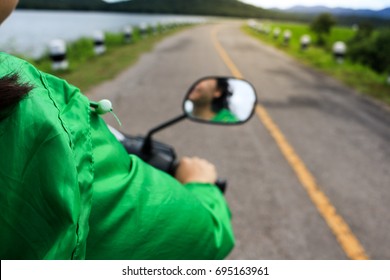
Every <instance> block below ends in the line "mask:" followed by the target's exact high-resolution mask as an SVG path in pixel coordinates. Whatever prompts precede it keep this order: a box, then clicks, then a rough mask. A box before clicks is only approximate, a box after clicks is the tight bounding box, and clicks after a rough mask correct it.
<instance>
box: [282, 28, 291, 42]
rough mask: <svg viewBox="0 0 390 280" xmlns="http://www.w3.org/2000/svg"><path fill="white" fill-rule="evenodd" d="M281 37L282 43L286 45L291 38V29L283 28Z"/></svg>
mask: <svg viewBox="0 0 390 280" xmlns="http://www.w3.org/2000/svg"><path fill="white" fill-rule="evenodd" d="M283 37H284V44H285V45H288V44H289V43H290V39H291V31H290V30H285V31H284V33H283Z"/></svg>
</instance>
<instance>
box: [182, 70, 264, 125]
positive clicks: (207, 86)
mask: <svg viewBox="0 0 390 280" xmlns="http://www.w3.org/2000/svg"><path fill="white" fill-rule="evenodd" d="M256 103H257V96H256V91H255V89H254V87H253V86H252V85H251V84H250V83H249V82H248V81H245V80H243V79H238V78H234V77H222V76H209V77H204V78H201V79H200V80H198V81H196V82H195V83H194V84H193V85H192V86H191V87H190V88H189V90H188V92H187V94H186V96H185V98H184V101H183V111H184V114H185V115H186V116H187V118H188V119H190V120H193V121H197V122H203V123H210V124H222V125H236V124H242V123H245V122H247V121H248V120H249V119H250V118H251V117H252V116H253V113H254V110H255V105H256Z"/></svg>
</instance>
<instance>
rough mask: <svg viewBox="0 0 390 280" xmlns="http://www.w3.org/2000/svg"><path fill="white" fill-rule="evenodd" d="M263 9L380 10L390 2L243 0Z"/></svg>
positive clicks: (375, 0)
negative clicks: (307, 7) (306, 7)
mask: <svg viewBox="0 0 390 280" xmlns="http://www.w3.org/2000/svg"><path fill="white" fill-rule="evenodd" d="M241 1H242V2H246V3H249V4H252V5H256V6H260V7H263V8H290V7H292V6H295V5H304V6H316V5H323V6H328V7H331V8H333V7H343V8H353V9H366V8H368V9H373V10H379V9H383V8H387V7H390V0H241Z"/></svg>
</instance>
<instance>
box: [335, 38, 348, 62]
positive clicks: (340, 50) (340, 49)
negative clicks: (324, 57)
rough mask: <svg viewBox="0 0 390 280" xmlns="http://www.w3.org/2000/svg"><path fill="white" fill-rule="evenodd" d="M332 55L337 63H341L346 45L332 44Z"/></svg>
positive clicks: (341, 43)
mask: <svg viewBox="0 0 390 280" xmlns="http://www.w3.org/2000/svg"><path fill="white" fill-rule="evenodd" d="M332 49H333V55H334V57H335V59H336V61H337V62H338V63H343V61H344V57H345V54H346V52H347V45H346V44H345V43H344V42H341V41H338V42H335V43H334V44H333V48H332Z"/></svg>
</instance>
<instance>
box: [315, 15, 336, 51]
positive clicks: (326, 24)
mask: <svg viewBox="0 0 390 280" xmlns="http://www.w3.org/2000/svg"><path fill="white" fill-rule="evenodd" d="M335 24H336V20H335V19H334V18H333V16H332V15H331V14H328V13H323V14H320V15H319V16H317V17H316V18H315V19H314V20H313V22H312V23H311V26H310V28H311V30H313V32H314V33H316V34H317V44H318V45H320V46H323V45H325V38H324V36H325V35H328V34H329V33H330V30H331V29H332V27H333V25H335Z"/></svg>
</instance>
